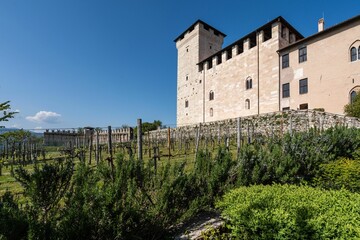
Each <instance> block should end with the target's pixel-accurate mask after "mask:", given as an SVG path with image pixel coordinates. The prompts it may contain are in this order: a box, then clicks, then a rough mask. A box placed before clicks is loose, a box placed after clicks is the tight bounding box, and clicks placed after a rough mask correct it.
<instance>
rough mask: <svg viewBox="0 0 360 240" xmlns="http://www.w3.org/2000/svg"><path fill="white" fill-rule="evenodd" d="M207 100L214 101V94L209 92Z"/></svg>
mask: <svg viewBox="0 0 360 240" xmlns="http://www.w3.org/2000/svg"><path fill="white" fill-rule="evenodd" d="M209 100H210V101H211V100H214V92H213V91H210V92H209Z"/></svg>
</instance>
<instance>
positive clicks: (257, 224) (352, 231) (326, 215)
mask: <svg viewBox="0 0 360 240" xmlns="http://www.w3.org/2000/svg"><path fill="white" fill-rule="evenodd" d="M359 203H360V195H359V194H357V193H351V192H350V191H347V190H344V189H342V190H330V191H328V190H322V189H319V188H312V187H309V186H295V185H273V186H263V185H257V186H251V187H240V188H237V189H234V190H232V191H230V192H229V193H227V194H225V195H224V198H223V199H222V200H220V201H218V202H217V207H218V208H220V209H221V210H222V214H223V217H224V218H225V219H227V220H228V228H230V229H231V235H232V237H235V238H239V239H359V238H360V204H359ZM229 237H230V236H229Z"/></svg>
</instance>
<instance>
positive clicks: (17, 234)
mask: <svg viewBox="0 0 360 240" xmlns="http://www.w3.org/2000/svg"><path fill="white" fill-rule="evenodd" d="M28 228H29V224H28V222H27V219H26V213H25V212H24V211H22V210H21V209H20V208H19V206H18V204H17V203H16V201H15V200H14V197H13V196H12V195H11V193H10V192H6V193H5V194H4V195H3V196H2V197H1V198H0V239H27V231H28Z"/></svg>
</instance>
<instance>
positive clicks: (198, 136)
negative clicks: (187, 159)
mask: <svg viewBox="0 0 360 240" xmlns="http://www.w3.org/2000/svg"><path fill="white" fill-rule="evenodd" d="M200 129H201V123H199V127H198V128H197V131H196V143H195V157H194V161H196V156H197V153H198V148H199V141H200Z"/></svg>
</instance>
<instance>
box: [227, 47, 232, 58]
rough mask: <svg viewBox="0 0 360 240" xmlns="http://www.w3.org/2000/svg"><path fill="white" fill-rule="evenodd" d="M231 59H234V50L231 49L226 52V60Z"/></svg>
mask: <svg viewBox="0 0 360 240" xmlns="http://www.w3.org/2000/svg"><path fill="white" fill-rule="evenodd" d="M230 58H232V49H231V48H230V49H229V50H227V51H226V60H229V59H230Z"/></svg>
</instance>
